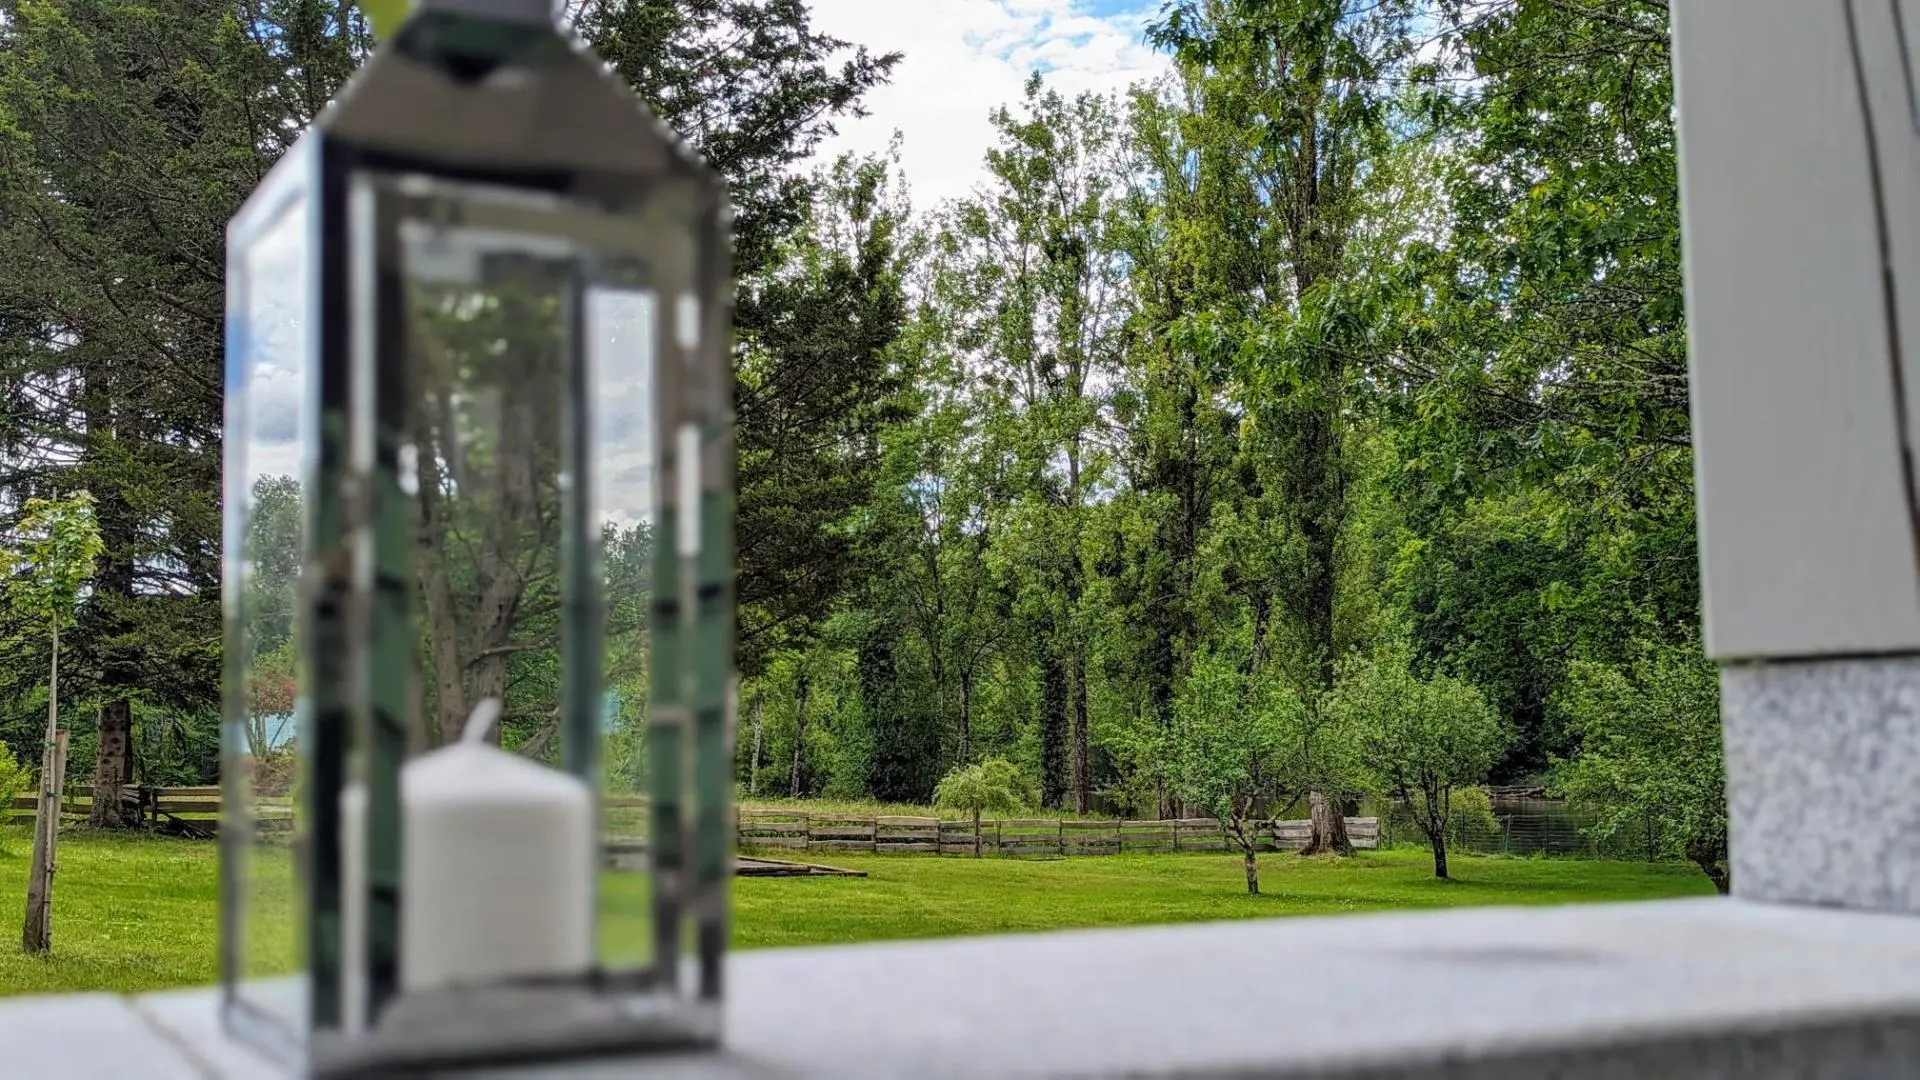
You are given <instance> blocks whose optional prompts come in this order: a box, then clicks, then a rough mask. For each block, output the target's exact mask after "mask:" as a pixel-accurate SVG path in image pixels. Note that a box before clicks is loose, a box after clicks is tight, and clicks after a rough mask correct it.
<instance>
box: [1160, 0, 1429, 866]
mask: <svg viewBox="0 0 1920 1080" xmlns="http://www.w3.org/2000/svg"><path fill="white" fill-rule="evenodd" d="M1411 16H1412V8H1411V6H1410V5H1409V4H1407V3H1404V2H1399V0H1385V2H1382V0H1214V2H1199V0H1178V2H1175V3H1171V4H1169V5H1168V6H1167V7H1166V9H1165V11H1164V13H1163V17H1162V19H1161V20H1160V21H1159V22H1158V23H1156V24H1155V25H1154V26H1152V27H1151V28H1150V29H1149V31H1148V36H1149V38H1150V39H1151V40H1152V41H1153V42H1154V43H1155V44H1157V45H1159V46H1160V47H1161V48H1163V49H1165V50H1167V51H1168V52H1170V53H1172V54H1173V56H1174V58H1175V62H1176V64H1177V66H1178V70H1179V72H1180V76H1181V78H1182V80H1183V81H1184V83H1185V86H1186V88H1187V93H1188V94H1189V96H1190V99H1191V101H1192V105H1191V106H1190V108H1189V110H1188V112H1187V115H1186V116H1185V117H1184V118H1183V127H1184V129H1185V131H1186V133H1187V140H1188V142H1189V143H1190V144H1191V145H1192V146H1193V147H1194V149H1195V150H1196V151H1197V155H1198V156H1197V161H1196V163H1195V164H1194V165H1193V168H1194V169H1195V170H1196V171H1197V172H1198V174H1199V183H1200V184H1201V185H1202V191H1203V192H1205V193H1206V195H1207V196H1210V198H1207V200H1206V201H1207V202H1208V203H1210V204H1211V205H1210V206H1209V215H1210V216H1211V217H1213V219H1214V222H1215V229H1216V233H1215V235H1216V236H1217V237H1218V238H1219V239H1218V242H1219V244H1220V245H1221V246H1220V254H1219V255H1218V256H1217V258H1216V260H1215V262H1214V265H1213V267H1212V272H1213V274H1214V276H1215V281H1214V282H1213V283H1212V284H1213V288H1214V289H1215V290H1217V291H1216V292H1215V294H1214V295H1213V296H1212V297H1211V298H1209V300H1208V302H1207V303H1206V305H1205V307H1204V308H1203V309H1202V310H1201V311H1199V312H1196V313H1194V314H1192V315H1189V316H1188V318H1189V319H1192V320H1195V321H1196V323H1195V327H1194V330H1193V332H1194V333H1195V334H1197V335H1199V336H1198V338H1197V340H1200V341H1204V342H1205V343H1206V345H1205V347H1208V348H1211V349H1213V350H1216V351H1220V352H1224V353H1225V354H1227V356H1228V358H1229V362H1230V363H1231V365H1232V367H1233V368H1234V370H1235V374H1236V375H1237V376H1238V381H1239V383H1240V384H1241V387H1242V388H1243V389H1242V391H1241V401H1242V403H1243V406H1244V408H1245V409H1246V413H1247V418H1248V421H1249V423H1248V425H1247V427H1248V429H1249V435H1250V437H1252V438H1254V439H1255V440H1257V444H1258V450H1257V454H1256V457H1255V470H1256V471H1255V473H1254V476H1253V480H1254V483H1255V484H1257V485H1258V487H1259V488H1261V489H1263V490H1264V489H1267V488H1271V489H1272V490H1273V491H1274V492H1275V493H1276V494H1278V495H1279V496H1280V498H1279V501H1278V507H1279V509H1280V513H1281V520H1282V521H1283V522H1284V523H1285V526H1286V527H1287V529H1288V530H1289V531H1290V532H1291V534H1292V535H1293V536H1294V537H1297V538H1298V546H1297V558H1296V559H1295V560H1294V565H1293V566H1292V567H1290V568H1289V569H1290V572H1289V573H1287V574H1285V575H1277V576H1276V577H1277V580H1279V581H1281V582H1283V583H1284V584H1285V586H1286V587H1284V588H1282V589H1280V590H1279V595H1278V596H1277V597H1275V598H1274V599H1277V600H1278V601H1279V602H1280V604H1281V605H1282V606H1283V607H1284V608H1285V611H1286V614H1287V616H1288V617H1289V619H1290V620H1291V621H1292V622H1293V623H1294V624H1295V626H1296V627H1297V630H1298V635H1299V636H1298V640H1299V642H1300V647H1301V649H1302V650H1303V652H1304V654H1305V655H1304V657H1303V659H1304V660H1305V661H1306V663H1307V665H1308V667H1309V669H1310V670H1311V671H1313V673H1314V679H1313V683H1312V685H1313V686H1314V688H1315V690H1316V693H1314V694H1312V695H1310V696H1309V697H1308V699H1307V702H1308V705H1309V707H1311V708H1317V707H1318V700H1319V696H1320V693H1322V692H1324V691H1326V690H1328V689H1330V688H1331V687H1332V685H1333V677H1334V661H1335V658H1336V656H1337V655H1338V644H1339V643H1338V642H1337V640H1336V629H1335V609H1336V592H1337V584H1338V581H1339V577H1340V538H1341V535H1342V531H1343V527H1344V524H1345V521H1346V516H1347V509H1348V482H1349V468H1348V464H1347V461H1346V453H1347V444H1348V441H1349V437H1350V436H1349V432H1348V430H1347V425H1348V419H1349V417H1350V416H1351V408H1350V405H1351V403H1352V401H1353V400H1354V399H1355V397H1356V396H1357V387H1358V385H1359V380H1360V376H1361V374H1362V368H1361V363H1360V361H1362V360H1364V359H1365V357H1364V356H1356V352H1359V351H1360V349H1361V348H1363V346H1358V344H1357V342H1356V341H1355V340H1354V338H1355V325H1354V320H1353V319H1352V318H1351V317H1350V313H1349V311H1348V309H1347V307H1346V304H1345V303H1344V296H1343V294H1344V291H1345V289H1344V286H1345V284H1346V279H1347V277H1348V275H1349V274H1350V272H1351V270H1352V268H1353V260H1352V258H1351V256H1350V253H1349V251H1348V244H1349V242H1350V240H1351V239H1352V237H1353V235H1354V228H1355V223H1356V222H1357V221H1359V220H1360V219H1361V218H1362V217H1363V216H1364V215H1365V213H1366V212H1367V206H1366V203H1365V200H1364V199H1363V195H1364V191H1365V189H1364V182H1365V178H1366V177H1367V175H1368V173H1369V170H1370V168H1371V167H1372V162H1373V161H1374V160H1375V159H1377V158H1380V157H1382V156H1383V155H1385V154H1386V152H1387V150H1388V148H1389V147H1390V146H1391V144H1392V139H1391V134H1392V133H1391V129H1390V126H1389V123H1388V120H1389V111H1390V106H1391V97H1390V95H1389V93H1388V90H1387V80H1388V76H1389V75H1390V74H1391V73H1392V72H1393V71H1394V69H1395V67H1396V65H1398V64H1399V63H1401V61H1402V60H1403V59H1404V58H1405V57H1406V55H1407V48H1408V33H1407V23H1408V20H1409V19H1410V18H1411ZM1269 579H1270V578H1269V575H1267V574H1256V575H1254V576H1253V577H1252V578H1251V581H1252V582H1253V583H1255V584H1256V592H1255V595H1254V599H1255V601H1256V606H1260V605H1263V604H1264V602H1265V600H1266V594H1265V592H1264V590H1263V589H1262V588H1260V587H1259V586H1260V583H1263V582H1265V581H1267V580H1269ZM1322 849H1325V850H1331V851H1334V852H1337V853H1339V854H1343V855H1344V854H1349V853H1351V851H1352V850H1353V849H1352V844H1351V843H1350V842H1348V840H1347V837H1346V829H1345V819H1344V817H1343V815H1342V814H1341V813H1340V811H1339V809H1338V808H1335V810H1334V811H1333V812H1330V813H1325V814H1316V815H1315V816H1314V830H1313V837H1312V839H1311V841H1310V842H1309V850H1310V851H1318V850H1322Z"/></svg>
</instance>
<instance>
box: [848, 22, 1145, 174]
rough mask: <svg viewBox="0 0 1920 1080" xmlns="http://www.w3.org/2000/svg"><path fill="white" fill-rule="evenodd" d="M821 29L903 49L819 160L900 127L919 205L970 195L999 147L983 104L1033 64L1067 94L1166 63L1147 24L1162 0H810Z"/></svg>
mask: <svg viewBox="0 0 1920 1080" xmlns="http://www.w3.org/2000/svg"><path fill="white" fill-rule="evenodd" d="M812 7H813V23H814V26H815V27H816V28H817V29H818V30H820V31H821V32H823V33H827V34H831V35H833V36H834V37H838V38H841V39H843V40H846V41H849V42H852V43H854V44H857V45H864V46H866V47H867V48H868V49H870V50H872V51H873V52H875V53H886V52H893V51H899V52H903V53H905V54H906V57H905V59H903V60H902V61H901V62H900V65H899V67H897V68H895V69H894V77H893V81H892V82H891V83H890V84H888V85H887V86H883V87H881V88H879V89H877V90H875V91H874V92H872V93H871V94H869V95H867V98H866V106H867V108H868V110H869V111H870V112H871V113H872V115H871V116H868V117H866V118H865V119H861V120H842V121H841V122H840V124H839V127H840V134H839V135H838V136H837V137H835V138H834V139H832V140H830V141H829V142H828V143H827V145H826V146H824V147H823V148H822V151H821V158H822V160H827V159H830V158H831V157H832V156H833V155H835V154H839V153H842V152H844V151H848V150H852V151H857V152H861V153H877V152H879V151H882V150H884V149H885V148H886V145H887V140H888V139H889V138H891V136H892V134H893V132H894V131H895V130H898V131H900V132H901V134H902V145H901V158H902V164H903V167H904V168H905V170H906V174H907V180H908V182H909V183H910V184H911V185H912V189H913V201H914V205H915V206H916V207H919V208H922V209H926V208H931V207H932V206H933V205H934V204H935V203H936V202H939V201H940V200H943V199H950V198H954V197H956V196H961V195H965V194H967V193H968V192H969V191H970V190H972V189H973V187H974V186H975V185H976V184H977V183H979V182H980V181H981V180H982V179H984V176H985V172H984V167H983V165H982V161H983V159H984V157H985V155H986V152H987V149H988V148H989V147H990V146H992V145H993V141H994V136H993V125H992V124H991V123H990V122H989V121H988V119H987V114H988V113H989V112H991V111H992V110H993V109H994V108H995V107H997V106H1000V105H1005V104H1012V103H1014V102H1016V101H1018V100H1019V98H1020V93H1021V86H1022V84H1024V83H1025V82H1026V78H1027V75H1028V73H1029V72H1031V71H1032V70H1034V69H1035V68H1038V69H1039V70H1041V71H1042V72H1044V73H1046V76H1047V81H1048V83H1049V84H1050V85H1052V86H1053V87H1055V88H1057V89H1059V90H1060V91H1061V92H1062V93H1067V94H1075V93H1079V92H1080V91H1083V90H1094V91H1101V92H1107V91H1119V90H1124V89H1126V87H1127V86H1128V85H1130V84H1131V83H1134V82H1136V81H1139V80H1142V79H1150V78H1153V77H1155V76H1157V75H1159V74H1161V73H1162V72H1164V71H1166V70H1167V61H1166V57H1165V56H1163V55H1161V54H1158V53H1156V52H1154V51H1153V50H1152V49H1150V48H1148V47H1147V45H1146V43H1145V42H1144V40H1143V38H1142V34H1141V29H1142V27H1143V26H1144V25H1145V24H1146V23H1147V21H1148V20H1149V19H1150V18H1151V17H1152V16H1153V14H1154V13H1155V12H1157V11H1158V10H1159V0H813V2H812Z"/></svg>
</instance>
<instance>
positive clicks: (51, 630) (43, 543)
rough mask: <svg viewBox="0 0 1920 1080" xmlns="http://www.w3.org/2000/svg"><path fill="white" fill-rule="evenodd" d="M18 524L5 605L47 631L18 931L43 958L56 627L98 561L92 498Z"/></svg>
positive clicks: (55, 822) (114, 798) (37, 508)
mask: <svg viewBox="0 0 1920 1080" xmlns="http://www.w3.org/2000/svg"><path fill="white" fill-rule="evenodd" d="M24 509H25V511H26V513H25V515H24V516H23V517H22V518H21V520H20V532H21V533H22V534H23V537H22V539H23V541H24V542H23V543H21V544H20V546H19V548H18V549H17V550H14V551H6V552H0V562H3V563H4V564H7V565H9V566H10V568H12V569H13V570H14V575H13V577H12V578H10V579H9V580H8V581H7V585H6V600H7V605H8V607H10V608H11V609H13V611H14V612H16V613H18V614H21V615H24V616H25V617H26V618H27V619H28V620H29V621H30V622H32V623H36V624H39V625H41V626H43V627H45V628H46V630H47V633H48V637H49V639H50V640H51V643H52V650H51V651H52V657H53V659H52V665H51V667H50V669H49V671H48V681H47V733H46V742H45V749H44V750H43V751H42V753H41V758H40V797H39V798H38V799H37V800H36V809H35V812H34V831H33V862H32V865H31V866H30V867H29V869H28V880H27V917H26V922H25V925H24V927H23V928H22V931H21V941H22V944H23V947H24V948H25V949H26V951H28V952H46V951H47V949H48V948H49V947H51V944H52V929H51V908H52V903H53V849H54V841H55V840H56V839H57V838H58V835H59V830H60V802H59V797H58V792H59V791H60V788H61V780H62V778H63V771H64V769H65V767H66V760H67V751H66V745H67V744H66V735H65V733H64V732H61V731H60V730H59V728H60V627H61V625H62V624H63V623H66V622H69V621H70V616H71V614H72V612H73V607H74V604H75V603H76V602H77V601H78V600H79V598H80V589H81V587H82V586H83V585H85V584H86V582H87V579H88V578H89V577H91V576H92V574H93V565H94V560H95V559H96V558H97V557H98V556H99V555H100V550H101V544H100V527H99V525H98V523H96V522H95V520H94V517H93V496H91V495H89V494H88V493H87V492H84V491H81V492H76V493H74V494H73V495H71V496H69V497H67V498H65V499H61V500H57V501H56V500H47V499H33V500H30V501H28V503H27V505H26V506H25V507H24ZM119 792H120V789H119V788H118V787H117V786H116V787H113V788H96V789H95V791H94V803H95V804H96V805H98V804H99V803H100V802H102V801H111V802H112V803H113V804H114V805H115V806H118V805H119V802H120V799H119Z"/></svg>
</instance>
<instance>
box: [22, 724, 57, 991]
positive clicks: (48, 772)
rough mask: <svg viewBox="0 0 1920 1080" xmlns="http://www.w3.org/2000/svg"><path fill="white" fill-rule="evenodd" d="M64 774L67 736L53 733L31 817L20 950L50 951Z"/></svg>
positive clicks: (42, 767)
mask: <svg viewBox="0 0 1920 1080" xmlns="http://www.w3.org/2000/svg"><path fill="white" fill-rule="evenodd" d="M66 773H67V733H66V732H64V731H58V732H55V733H54V736H53V742H52V743H51V744H49V745H48V747H47V752H46V754H45V756H44V757H43V758H42V759H41V767H40V800H39V805H38V806H36V807H35V809H34V817H33V861H32V863H31V864H30V865H29V867H28V869H27V921H26V925H25V926H24V927H23V928H22V929H21V932H20V947H21V948H22V949H23V950H25V951H26V952H30V953H43V952H46V951H47V950H48V949H50V948H52V947H53V871H54V847H55V845H56V844H57V843H58V842H59V839H60V793H61V789H62V788H63V787H64V786H65V784H64V780H65V777H66Z"/></svg>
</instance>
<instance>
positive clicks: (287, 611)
mask: <svg viewBox="0 0 1920 1080" xmlns="http://www.w3.org/2000/svg"><path fill="white" fill-rule="evenodd" d="M308 224H309V222H308V214H307V208H306V203H305V201H304V199H301V198H295V199H293V200H291V201H290V202H289V203H288V204H287V205H286V206H285V207H284V208H283V209H282V210H281V211H280V212H279V213H278V215H277V216H276V217H275V218H274V219H273V220H272V221H271V222H269V223H267V224H266V225H265V226H263V227H262V228H260V229H259V230H258V231H257V232H256V233H255V235H254V238H253V240H252V242H251V243H250V244H249V245H248V246H247V247H246V248H245V250H243V251H241V252H238V253H237V257H236V260H235V263H236V265H235V266H234V267H233V279H234V280H233V288H234V290H235V293H236V297H235V299H236V301H237V303H236V305H235V311H234V316H233V317H234V320H235V325H234V327H233V333H232V336H233V338H234V340H233V342H232V346H231V347H232V349H233V352H234V361H233V366H232V370H231V373H230V374H231V379H232V386H231V387H230V389H229V396H230V401H229V407H230V408H231V409H232V410H233V428H234V435H233V436H232V437H233V439H234V443H235V444H234V445H231V446H229V448H228V452H229V454H231V455H232V462H231V465H232V467H231V468H230V470H229V472H228V476H227V479H226V483H227V484H228V492H227V496H226V497H227V499H228V501H229V503H230V505H231V506H232V507H234V508H235V509H234V511H233V516H232V517H231V518H230V526H229V527H230V528H231V529H233V530H234V531H233V532H230V533H229V535H228V539H227V543H228V546H229V551H230V552H231V551H233V550H235V549H236V548H237V550H238V553H239V554H238V560H237V564H236V565H233V566H232V567H230V575H231V576H230V579H229V589H230V592H229V617H230V618H231V619H232V625H231V626H230V628H229V634H230V635H231V638H230V641H231V644H230V648H231V649H232V652H233V655H232V656H231V657H230V660H229V664H230V668H229V670H230V671H235V675H236V678H237V681H238V683H239V686H238V687H237V692H235V693H232V694H230V696H229V706H228V709H229V715H228V721H229V723H228V725H227V732H226V736H225V737H226V740H227V751H228V755H229V757H228V760H229V762H230V763H232V766H233V767H232V769H231V772H232V776H231V777H230V778H229V785H230V786H229V788H228V791H229V792H230V793H232V794H234V795H235V796H237V797H236V798H234V799H232V800H231V805H229V806H228V807H227V808H226V815H225V820H224V821H223V823H222V828H223V829H228V830H233V831H234V835H233V837H232V839H231V840H230V841H229V846H228V848H227V855H228V857H229V858H230V859H231V860H232V862H233V865H232V866H231V868H230V869H229V871H228V873H229V874H230V875H231V877H230V880H231V881H233V882H234V883H235V884H236V885H237V886H238V896H237V899H238V903H237V905H236V910H230V911H229V912H228V913H227V914H228V918H229V919H231V920H232V922H233V925H232V926H231V927H230V928H228V929H227V930H226V931H225V932H226V933H228V934H229V935H230V941H231V942H232V948H234V950H235V953H234V956H233V963H234V965H235V972H236V974H237V976H238V980H239V983H238V986H237V988H236V989H237V992H238V994H239V995H240V999H241V1000H242V1001H243V1002H245V1003H246V1004H248V1005H250V1006H253V1007H255V1008H256V1009H257V1010H258V1011H259V1012H260V1013H262V1014H264V1015H265V1016H266V1017H268V1018H270V1020H271V1022H273V1023H275V1024H276V1025H278V1026H283V1027H284V1029H285V1031H284V1035H285V1036H286V1037H287V1038H292V1037H294V1036H295V1034H296V1033H297V1032H298V1031H299V1030H300V1029H301V1027H302V1019H303V1009H302V1006H301V1004H300V1000H299V996H298V995H299V990H300V985H301V984H300V983H299V981H298V980H296V979H295V978H293V977H292V976H293V974H294V972H295V971H296V970H297V969H298V968H299V967H300V966H301V965H300V948H299V944H298V942H299V937H298V936H297V934H296V929H297V927H296V917H295V911H296V909H297V907H298V905H297V903H296V884H295V883H296V875H295V851H296V850H297V849H298V847H299V845H300V843H301V834H300V832H299V830H298V829H297V828H296V815H295V813H294V798H293V795H294V787H295V784H296V781H297V779H298V777H299V775H300V756H299V755H300V750H299V739H298V732H299V728H300V725H299V720H298V717H299V716H300V715H301V713H302V711H303V709H304V699H305V693H306V680H305V672H304V670H303V665H302V663H301V662H300V655H301V651H300V644H299V640H298V637H299V634H300V621H301V620H300V619H299V618H298V617H297V605H298V600H299V583H300V572H301V566H302V563H303V561H304V559H305V547H306V545H305V533H306V530H305V513H306V504H307V498H306V496H307V492H308V486H309V484H310V482H311V475H312V474H311V469H312V457H311V449H312V446H313V425H312V412H313V408H314V397H313V387H314V378H313V376H314V372H313V364H314V357H313V356H312V350H311V344H310V342H311V335H310V333H309V331H310V329H311V327H310V325H309V318H308V306H309V304H310V303H311V299H312V289H311V288H310V281H309V275H308V260H307V245H308ZM236 534H237V535H236Z"/></svg>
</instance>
